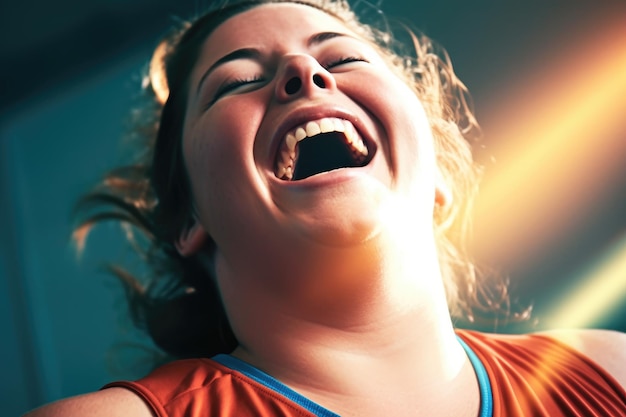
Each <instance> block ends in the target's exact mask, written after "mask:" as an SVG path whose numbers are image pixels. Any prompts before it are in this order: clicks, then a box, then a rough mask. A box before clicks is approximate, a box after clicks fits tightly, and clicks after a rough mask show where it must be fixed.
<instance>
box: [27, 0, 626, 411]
mask: <svg viewBox="0 0 626 417" xmlns="http://www.w3.org/2000/svg"><path fill="white" fill-rule="evenodd" d="M328 32H332V33H336V34H340V36H337V35H333V36H325V37H322V38H323V39H321V40H320V37H319V36H318V37H317V41H316V40H315V39H316V35H318V34H320V33H328ZM242 48H246V49H250V48H251V49H253V50H254V51H255V52H254V53H252V54H250V53H248V54H247V55H246V56H245V57H243V58H242V57H241V56H240V57H239V58H237V59H233V60H228V61H227V62H224V63H222V64H220V65H217V66H216V63H217V62H218V61H220V60H222V58H223V57H225V56H228V55H229V54H231V53H232V52H233V51H237V50H240V49H242ZM347 57H349V58H356V60H354V59H351V60H350V62H343V61H342V60H345V58H347ZM209 69H211V70H210V71H209ZM207 71H209V73H208V74H207ZM294 79H298V80H299V81H300V84H299V85H300V87H299V88H298V89H296V90H295V91H294V90H293V89H287V88H286V85H287V84H288V83H289V82H292V83H293V81H292V80H294ZM233 80H245V82H244V83H242V84H240V85H239V86H237V87H236V88H234V89H230V90H228V91H227V92H225V93H224V94H221V95H219V94H218V91H220V89H222V88H223V86H224V85H225V84H227V83H228V82H230V81H233ZM320 80H321V81H320ZM381 91H385V92H386V94H380V92H381ZM322 116H341V117H342V118H344V119H346V120H349V121H351V122H353V124H354V125H355V126H356V127H357V128H358V130H359V133H360V134H361V136H363V137H367V138H368V140H369V141H371V142H372V143H373V144H374V145H375V148H376V154H375V156H374V159H373V160H372V162H371V163H370V164H369V165H368V166H367V167H363V168H349V169H339V170H335V171H332V172H328V173H323V174H319V175H315V176H313V177H310V178H308V179H306V180H303V181H298V182H294V183H290V182H285V181H282V180H279V179H277V178H276V176H275V175H274V162H275V153H276V149H277V143H278V141H280V140H281V139H282V137H283V135H284V133H285V131H286V130H288V129H291V128H292V127H293V126H294V125H298V124H301V123H302V122H303V121H306V120H314V119H318V118H320V117H322ZM183 153H184V159H185V163H186V167H187V170H188V173H189V177H190V181H191V187H192V191H193V196H194V208H195V213H194V219H193V222H192V223H191V225H190V226H189V228H188V229H187V230H185V231H184V232H183V233H182V234H181V236H180V239H179V240H178V242H177V248H178V249H179V251H180V252H181V253H182V254H183V255H191V254H195V253H198V252H200V253H201V252H202V251H203V250H204V246H203V244H204V242H205V241H206V238H207V236H211V237H212V238H213V239H214V240H215V242H216V244H217V247H218V249H217V255H216V268H217V278H218V284H219V287H220V290H221V292H222V295H223V299H224V304H225V307H226V310H227V313H228V315H229V321H230V323H231V325H232V328H233V330H234V332H235V334H236V335H237V338H238V340H239V341H240V342H241V344H240V347H239V348H238V349H237V350H236V351H235V352H234V355H235V356H237V357H239V358H241V359H243V360H245V361H247V362H249V363H251V364H253V365H255V366H257V367H259V368H260V369H263V370H265V371H266V372H268V373H269V374H271V375H273V376H275V377H276V378H278V379H280V380H281V381H282V382H284V383H285V384H287V385H289V386H290V387H292V388H293V389H295V390H296V391H299V392H301V393H302V394H304V395H305V396H307V397H309V398H310V399H312V400H313V401H316V402H318V403H319V404H321V405H323V406H325V407H327V408H329V409H331V410H333V411H335V412H337V413H339V414H340V415H342V416H365V417H366V416H370V415H371V416H380V415H398V416H414V415H428V416H448V415H455V416H461V417H462V416H475V415H477V413H478V403H479V393H478V386H477V382H476V379H475V376H474V372H473V370H472V367H471V365H470V364H469V361H468V359H467V357H466V355H465V353H464V352H463V350H462V348H461V347H460V346H459V344H458V343H457V341H456V338H455V335H454V331H453V327H452V324H451V320H450V317H449V314H448V310H447V305H446V301H445V295H444V291H443V287H442V283H441V274H440V272H439V266H438V261H437V254H436V250H435V243H434V237H433V231H432V230H433V223H432V222H433V220H432V217H433V208H434V205H435V204H436V201H437V203H438V204H445V203H446V199H445V195H446V191H447V190H446V187H445V185H444V184H442V183H441V181H440V180H438V178H439V177H438V175H437V169H436V166H435V158H434V151H433V145H432V135H431V132H430V127H429V123H428V120H427V119H426V116H425V114H424V111H423V108H422V105H421V103H420V101H419V100H418V99H417V97H416V96H415V95H414V94H413V93H412V91H411V90H410V89H409V88H408V87H407V86H406V85H405V84H404V82H403V81H402V80H400V79H399V78H398V77H396V75H395V74H394V73H393V72H392V71H391V70H390V69H389V68H388V67H387V65H386V64H385V62H384V60H383V59H382V58H381V57H380V56H379V55H378V53H377V52H376V50H375V49H374V48H373V47H372V46H371V45H369V44H368V43H367V42H365V41H363V40H360V39H359V38H358V36H356V35H354V34H352V33H350V32H349V31H348V30H347V29H346V28H345V26H344V25H342V24H341V22H339V21H337V20H335V19H334V18H332V17H330V16H329V15H327V14H325V13H323V12H321V11H318V10H315V9H313V8H311V7H307V6H302V5H294V4H273V5H264V6H260V7H257V8H254V9H252V10H249V11H246V12H244V13H242V14H239V15H237V16H235V17H233V18H231V19H229V20H227V21H226V22H225V23H223V24H222V25H221V26H220V27H219V28H218V29H217V30H216V31H215V32H214V33H213V34H212V35H211V36H210V37H209V39H207V41H206V43H205V45H204V48H203V52H202V56H201V58H200V60H199V61H198V64H197V65H196V66H195V68H194V69H193V71H192V77H191V84H190V89H189V101H188V111H187V114H186V118H185V127H184V133H183ZM251 317H253V318H254V320H251V319H250V318H251ZM555 335H556V337H558V338H559V339H561V340H564V341H566V342H567V343H570V344H572V345H573V346H575V347H576V348H578V349H579V350H581V351H582V352H583V353H585V354H587V355H589V356H590V357H591V358H592V359H595V360H597V361H598V362H599V363H600V364H601V365H603V366H605V367H606V368H607V369H608V370H609V371H611V372H614V373H615V375H616V378H617V379H618V380H620V381H621V382H622V383H625V381H626V375H625V374H624V370H623V369H622V370H621V371H620V370H619V367H620V364H623V363H624V362H626V357H625V355H626V354H625V353H623V352H625V351H626V349H625V348H624V347H625V345H626V342H625V341H624V335H622V334H619V333H613V332H607V333H594V332H584V331H581V332H577V333H575V334H574V333H572V332H565V333H556V334H555ZM605 352H610V354H611V355H612V356H611V357H612V358H614V359H607V358H606V355H605V354H604V353H605ZM337 369H341V370H342V372H340V373H338V372H336V370H337ZM451 399H454V400H453V401H452V400H451ZM415 404H420V405H421V407H420V410H415ZM79 415H80V416H100V415H103V416H104V415H107V416H113V417H115V416H122V415H124V416H127V415H134V416H139V417H142V416H146V417H147V416H150V415H151V413H150V412H149V410H148V409H147V408H146V407H145V405H144V404H143V402H142V401H141V400H140V399H139V398H137V397H135V396H134V394H132V393H130V392H128V391H125V390H123V389H108V390H105V391H101V392H97V393H92V394H87V395H85V396H80V397H75V398H72V399H68V400H63V401H61V402H58V403H55V404H53V405H50V406H47V407H44V408H41V409H39V410H36V411H35V412H33V413H32V414H29V415H28V416H29V417H46V416H48V417H56V416H65V417H72V416H79Z"/></svg>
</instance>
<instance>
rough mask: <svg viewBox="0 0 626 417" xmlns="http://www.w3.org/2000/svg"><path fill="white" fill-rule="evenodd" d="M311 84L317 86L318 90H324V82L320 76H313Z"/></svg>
mask: <svg viewBox="0 0 626 417" xmlns="http://www.w3.org/2000/svg"><path fill="white" fill-rule="evenodd" d="M313 82H314V83H315V85H316V86H318V87H319V88H326V82H325V81H324V79H323V78H322V76H321V75H319V74H315V75H314V76H313Z"/></svg>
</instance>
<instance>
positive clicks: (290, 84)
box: [275, 54, 337, 102]
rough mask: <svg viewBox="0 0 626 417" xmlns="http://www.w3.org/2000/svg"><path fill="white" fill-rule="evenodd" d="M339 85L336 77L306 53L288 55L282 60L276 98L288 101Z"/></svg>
mask: <svg viewBox="0 0 626 417" xmlns="http://www.w3.org/2000/svg"><path fill="white" fill-rule="evenodd" d="M336 87H337V85H336V82H335V77H333V75H332V74H331V73H330V72H328V71H327V70H326V68H324V67H323V66H321V65H320V64H319V62H317V60H316V59H315V58H313V57H312V56H310V55H306V54H291V55H286V56H284V57H283V59H282V60H281V62H280V66H279V69H278V81H277V83H276V91H275V94H276V98H277V99H278V101H282V102H286V101H290V100H294V99H296V98H299V97H303V96H304V97H307V96H312V95H315V94H319V93H322V92H324V91H332V90H333V89H335V88H336Z"/></svg>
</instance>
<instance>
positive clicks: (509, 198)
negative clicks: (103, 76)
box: [475, 24, 626, 265]
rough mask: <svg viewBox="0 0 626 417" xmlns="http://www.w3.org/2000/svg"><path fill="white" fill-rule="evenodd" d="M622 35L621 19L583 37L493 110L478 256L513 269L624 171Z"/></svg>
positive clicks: (560, 234) (572, 222)
mask: <svg viewBox="0 0 626 417" xmlns="http://www.w3.org/2000/svg"><path fill="white" fill-rule="evenodd" d="M625 39H626V26H625V25H623V24H620V25H617V26H615V25H613V26H610V27H607V28H605V30H604V31H602V32H600V33H597V34H594V35H593V36H589V37H588V38H587V39H585V40H584V42H581V43H580V44H576V46H575V47H574V48H573V50H572V51H569V52H568V53H567V54H564V55H563V56H559V57H555V58H554V59H553V60H551V61H550V62H546V63H545V66H544V67H543V68H541V69H540V70H538V71H537V72H536V73H535V74H533V75H532V76H531V77H529V78H528V79H526V80H523V81H522V82H520V83H519V84H517V85H516V86H515V88H516V91H509V92H508V93H509V94H511V95H512V97H509V98H508V100H509V101H508V102H505V104H504V105H501V106H500V107H501V108H499V109H497V110H496V111H494V112H493V114H492V115H490V116H491V117H490V119H491V120H490V121H488V123H486V125H490V126H493V127H494V129H492V131H490V132H487V133H488V136H489V138H491V139H493V141H492V144H491V145H490V146H489V150H490V152H489V153H490V154H493V155H494V157H495V164H494V165H493V166H488V167H487V168H488V170H487V173H486V177H485V180H484V182H483V187H482V189H481V191H480V195H479V198H478V200H477V206H476V221H475V224H476V228H475V230H480V233H481V238H480V240H478V241H477V242H476V248H475V250H476V253H477V255H478V257H479V258H486V259H490V260H494V261H496V262H497V263H502V264H509V265H511V262H518V263H523V262H525V261H526V260H527V259H532V257H533V256H537V255H541V253H542V252H545V251H546V250H550V247H552V246H553V245H558V244H559V242H560V241H561V240H560V239H564V238H567V236H568V235H567V233H570V232H571V230H572V228H573V227H576V224H577V223H579V222H581V221H584V220H585V216H586V215H589V213H590V212H591V211H592V210H593V208H594V207H595V206H594V205H595V204H599V202H601V201H602V198H603V196H606V195H607V194H608V193H610V190H611V186H612V184H614V183H615V181H616V179H619V178H620V175H623V174H621V173H623V165H624V156H625V155H626V140H619V139H616V138H617V137H619V135H620V134H623V132H624V119H625V117H626V113H625V111H626V41H624V40H625ZM504 99H505V100H506V97H505V98H504Z"/></svg>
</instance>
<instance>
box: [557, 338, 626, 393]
mask: <svg viewBox="0 0 626 417" xmlns="http://www.w3.org/2000/svg"><path fill="white" fill-rule="evenodd" d="M545 334H546V335H547V336H550V337H553V338H555V339H557V340H560V341H561V342H563V343H566V344H568V345H569V346H571V347H573V348H574V349H576V350H578V351H580V352H581V353H582V354H584V355H586V356H588V357H589V358H590V359H592V360H593V361H595V362H596V363H597V364H598V365H600V366H602V367H603V368H604V369H605V370H606V371H608V372H609V373H610V374H611V375H612V376H613V378H615V379H616V380H617V382H619V383H620V384H621V385H622V386H623V387H624V388H625V389H626V333H621V332H617V331H613V330H588V329H581V330H553V331H549V332H545Z"/></svg>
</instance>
